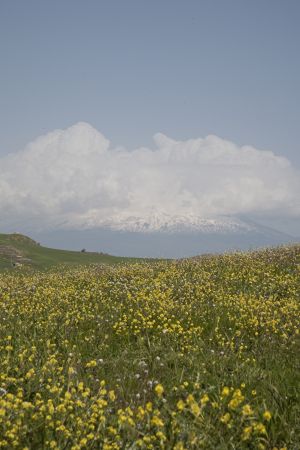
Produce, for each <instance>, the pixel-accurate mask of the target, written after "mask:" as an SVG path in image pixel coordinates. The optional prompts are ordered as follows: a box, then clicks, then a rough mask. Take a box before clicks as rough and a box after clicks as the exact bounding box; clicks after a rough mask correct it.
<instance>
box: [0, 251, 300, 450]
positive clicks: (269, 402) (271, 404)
mask: <svg viewBox="0 0 300 450" xmlns="http://www.w3.org/2000/svg"><path fill="white" fill-rule="evenodd" d="M299 257H300V247H299V246H291V247H281V248H279V249H270V250H265V251H260V252H252V253H245V254H241V253H237V254H234V255H222V256H206V257H202V258H198V259H193V260H185V261H177V262H154V263H152V264H150V263H139V264H123V265H119V266H108V265H106V266H103V265H102V266H101V265H100V266H99V265H94V266H90V267H82V268H69V269H65V270H64V271H62V270H58V269H55V270H49V271H47V272H32V273H22V272H20V273H16V272H14V273H8V272H6V273H3V274H0V306H1V308H0V311H1V312H0V314H1V317H0V447H1V448H6V449H10V448H23V449H25V448H28V449H44V448H45V449H50V448H52V449H73V450H77V449H104V450H109V449H159V448H160V449H176V450H183V449H195V450H196V449H211V450H215V449H224V450H225V449H258V450H263V449H278V450H279V449H281V450H282V449H289V450H296V449H298V448H299V442H300V425H299V417H300V372H299V354H300V339H299V336H300V335H299V322H300V314H299V312H300V311H299V309H300V303H299V292H300V289H299V267H300V265H299V263H300V260H299Z"/></svg>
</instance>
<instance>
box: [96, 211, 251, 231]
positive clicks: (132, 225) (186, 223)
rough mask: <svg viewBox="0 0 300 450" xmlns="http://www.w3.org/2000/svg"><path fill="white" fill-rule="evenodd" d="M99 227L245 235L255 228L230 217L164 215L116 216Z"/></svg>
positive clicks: (116, 229) (124, 229) (115, 229)
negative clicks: (211, 217) (238, 233)
mask: <svg viewBox="0 0 300 450" xmlns="http://www.w3.org/2000/svg"><path fill="white" fill-rule="evenodd" d="M101 227H103V228H107V229H110V230H114V231H128V232H134V233H156V232H162V233H178V232H185V233H187V232H194V233H195V232H202V233H222V234H224V233H228V232H241V233H247V232H250V231H254V230H255V229H256V228H257V227H256V226H255V225H254V224H249V223H246V222H245V221H242V220H240V219H237V218H232V217H219V218H213V219H204V218H201V217H199V216H195V215H192V214H189V215H172V216H171V215H169V214H165V213H160V214H158V213H153V214H151V215H148V216H146V217H139V216H126V217H122V216H118V217H114V218H112V219H110V220H105V221H103V222H102V224H101Z"/></svg>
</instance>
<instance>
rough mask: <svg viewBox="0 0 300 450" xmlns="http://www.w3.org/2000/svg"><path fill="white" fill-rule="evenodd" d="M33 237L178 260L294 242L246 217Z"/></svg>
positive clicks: (129, 221) (125, 221)
mask: <svg viewBox="0 0 300 450" xmlns="http://www.w3.org/2000/svg"><path fill="white" fill-rule="evenodd" d="M31 235H32V233H31ZM33 237H34V238H35V239H36V240H38V241H40V242H41V243H43V245H48V246H50V247H57V248H65V249H70V250H80V249H81V248H86V249H87V250H90V251H101V252H105V253H110V254H113V255H119V256H137V257H154V258H158V257H161V258H182V257H189V256H195V255H199V254H202V253H221V252H224V251H231V250H247V249H254V248H257V247H265V246H272V245H278V244H284V243H289V242H293V241H294V242H295V241H296V239H295V238H293V237H291V236H289V235H287V234H285V233H281V232H279V231H276V230H274V229H272V228H268V227H265V226H261V225H259V224H257V223H255V222H253V221H251V220H249V219H245V218H236V217H219V218H214V219H203V218H200V217H196V216H192V215H191V216H179V215H178V216H169V215H166V214H159V215H157V214H153V215H151V216H146V217H143V218H141V217H139V216H130V217H126V218H125V217H119V218H118V220H117V219H116V218H113V219H110V220H106V221H103V223H102V225H101V226H99V227H98V228H91V229H85V230H74V229H73V230H70V229H69V230H67V229H65V230H60V231H53V232H46V233H39V234H34V235H33Z"/></svg>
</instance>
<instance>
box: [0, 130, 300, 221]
mask: <svg viewBox="0 0 300 450" xmlns="http://www.w3.org/2000/svg"><path fill="white" fill-rule="evenodd" d="M154 141H155V144H156V148H155V149H153V150H152V149H148V148H138V149H136V150H132V151H129V150H126V149H124V148H111V147H110V143H109V141H108V140H107V139H106V138H105V137H104V136H103V135H102V134H101V133H99V132H98V131H97V130H95V129H94V128H92V127H91V126H90V125H88V124H86V123H78V124H76V125H74V126H72V127H70V128H68V129H66V130H56V131H53V132H51V133H48V134H46V135H44V136H41V137H39V138H38V139H36V140H35V141H34V142H32V143H30V144H29V145H27V146H26V148H25V149H24V150H22V151H20V152H18V153H15V154H12V155H9V156H7V157H4V158H2V159H0V211H1V218H0V226H2V227H6V228H7V227H8V226H10V227H14V228H16V227H18V226H20V225H24V224H26V225H31V227H32V228H36V229H38V228H43V229H45V228H46V229H48V228H52V227H67V228H68V227H72V228H83V227H97V226H100V225H101V224H103V223H104V222H105V221H110V222H111V223H117V222H118V221H120V220H122V221H124V220H125V221H126V220H127V218H128V217H131V216H136V217H138V218H144V217H149V216H150V215H152V214H157V215H159V214H163V213H164V214H168V215H170V216H175V215H185V214H186V215H193V216H198V217H202V218H210V217H217V216H220V215H238V214H248V215H251V214H263V215H266V216H272V215H274V216H275V215H276V216H278V215H281V216H286V217H289V216H291V217H292V216H294V217H295V216H299V215H300V205H299V201H298V198H297V193H298V192H299V191H300V181H299V173H297V172H296V170H295V169H294V168H293V167H292V166H291V164H290V162H289V161H288V160H287V159H286V158H284V157H281V156H276V155H274V154H273V153H272V152H270V151H262V150H257V149H255V148H253V147H250V146H243V147H238V146H237V145H235V144H234V143H232V142H229V141H225V140H223V139H220V138H218V137H216V136H207V137H206V138H204V139H191V140H188V141H175V140H173V139H170V138H168V137H167V136H164V135H163V134H156V135H155V136H154Z"/></svg>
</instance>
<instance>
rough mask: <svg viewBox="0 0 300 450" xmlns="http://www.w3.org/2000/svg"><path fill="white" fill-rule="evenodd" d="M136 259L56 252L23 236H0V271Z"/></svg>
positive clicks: (121, 261) (97, 254)
mask: <svg viewBox="0 0 300 450" xmlns="http://www.w3.org/2000/svg"><path fill="white" fill-rule="evenodd" d="M136 260H137V259H134V258H121V257H116V256H111V255H107V254H102V253H91V252H76V251H68V250H56V249H52V248H46V247H42V246H40V245H38V244H37V243H36V242H35V241H33V240H32V239H30V238H28V237H27V236H23V235H22V234H17V233H15V234H0V270H1V269H12V268H13V264H17V266H19V267H20V266H22V267H29V268H34V269H40V270H43V269H48V268H50V267H53V266H55V265H58V264H65V265H73V266H74V265H85V264H116V263H124V262H133V261H136Z"/></svg>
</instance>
